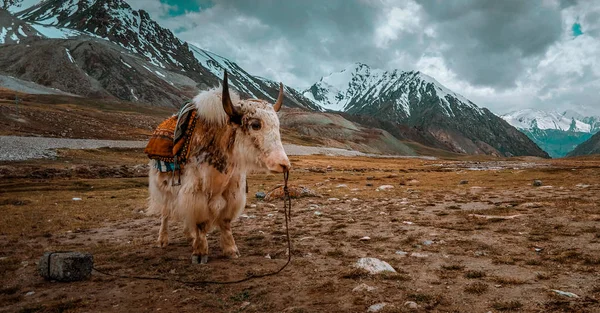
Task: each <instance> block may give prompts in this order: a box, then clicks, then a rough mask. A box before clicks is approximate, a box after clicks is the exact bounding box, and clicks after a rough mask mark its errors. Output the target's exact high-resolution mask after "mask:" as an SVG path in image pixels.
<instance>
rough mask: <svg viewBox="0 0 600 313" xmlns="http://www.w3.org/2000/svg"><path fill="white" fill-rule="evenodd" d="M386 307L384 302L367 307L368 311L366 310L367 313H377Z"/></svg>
mask: <svg viewBox="0 0 600 313" xmlns="http://www.w3.org/2000/svg"><path fill="white" fill-rule="evenodd" d="M386 305H387V303H385V302H382V303H377V304H373V305H372V306H370V307H369V309H368V310H367V312H379V311H381V309H383V308H384V307H385V306H386Z"/></svg>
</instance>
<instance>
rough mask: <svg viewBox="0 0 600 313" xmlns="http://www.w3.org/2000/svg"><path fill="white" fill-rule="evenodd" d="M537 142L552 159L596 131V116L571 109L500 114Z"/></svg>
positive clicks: (599, 128) (598, 126)
mask: <svg viewBox="0 0 600 313" xmlns="http://www.w3.org/2000/svg"><path fill="white" fill-rule="evenodd" d="M501 117H502V118H503V119H504V120H506V121H507V122H508V123H509V124H511V125H513V126H514V127H516V128H517V129H519V130H520V131H521V132H523V133H524V134H526V135H527V137H529V138H530V139H531V140H533V141H534V142H535V143H536V144H538V145H539V146H540V147H541V148H542V149H544V151H546V152H548V154H550V156H551V157H553V158H560V157H564V156H566V155H567V154H568V153H569V152H571V151H572V150H573V149H575V147H577V146H578V145H579V144H581V143H583V142H585V141H586V140H588V139H590V137H592V135H593V134H595V133H597V132H598V131H600V118H599V117H596V116H584V115H582V114H579V113H577V112H575V111H564V112H562V113H560V112H557V111H541V110H532V109H525V110H519V111H515V112H511V113H508V114H505V115H502V116H501Z"/></svg>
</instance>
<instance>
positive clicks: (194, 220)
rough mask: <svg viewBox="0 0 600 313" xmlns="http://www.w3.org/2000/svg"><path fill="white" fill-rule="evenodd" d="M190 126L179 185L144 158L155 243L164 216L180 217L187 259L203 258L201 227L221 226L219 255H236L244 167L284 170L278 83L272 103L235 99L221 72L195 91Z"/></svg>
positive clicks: (163, 242)
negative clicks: (215, 84)
mask: <svg viewBox="0 0 600 313" xmlns="http://www.w3.org/2000/svg"><path fill="white" fill-rule="evenodd" d="M193 101H194V104H195V106H196V109H197V114H196V118H197V120H196V127H195V129H194V131H193V133H192V135H191V136H192V138H191V142H190V148H189V156H188V160H187V162H186V164H185V167H184V168H183V170H182V171H181V173H180V174H181V185H179V186H173V185H172V184H171V180H172V176H173V175H172V173H161V172H160V171H159V170H158V169H157V168H156V164H155V162H157V161H156V160H151V161H150V174H149V178H150V180H149V191H150V199H149V210H148V211H149V213H150V214H160V216H161V225H160V230H159V235H158V244H159V245H160V246H161V247H165V246H167V244H168V221H169V218H174V219H177V220H181V221H183V223H184V229H185V232H186V235H187V236H188V237H191V239H192V248H193V249H192V262H194V263H198V262H200V263H206V262H207V261H208V243H207V241H206V234H207V232H209V231H211V230H212V229H214V228H219V229H220V231H221V248H222V251H223V254H224V255H225V256H228V257H231V258H236V257H239V255H240V254H239V251H238V248H237V246H236V244H235V240H234V239H233V233H232V231H231V222H232V221H233V220H234V219H235V218H237V217H238V216H239V215H240V214H241V212H242V210H243V209H244V207H245V204H246V175H247V173H248V172H250V171H256V170H269V171H271V172H278V173H281V172H284V171H287V170H289V168H290V161H289V160H288V157H287V155H286V154H285V151H284V150H283V146H282V144H281V137H280V133H279V118H278V117H277V114H276V112H277V111H279V109H280V108H281V104H282V102H283V85H282V84H280V90H279V97H278V99H277V102H276V103H275V104H274V105H271V104H269V103H268V102H266V101H264V100H258V99H248V100H241V99H240V97H239V96H238V95H237V94H236V93H235V92H230V91H229V88H228V82H227V73H225V77H224V79H223V86H222V87H221V88H216V89H213V90H209V91H205V92H201V93H200V94H198V95H197V96H196V97H195V98H194V99H193Z"/></svg>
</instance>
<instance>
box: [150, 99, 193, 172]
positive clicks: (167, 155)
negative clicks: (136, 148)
mask: <svg viewBox="0 0 600 313" xmlns="http://www.w3.org/2000/svg"><path fill="white" fill-rule="evenodd" d="M196 113H197V112H196V109H195V108H193V106H191V105H190V103H188V104H186V105H185V106H184V107H183V108H182V109H181V110H180V111H179V113H178V114H177V115H173V116H172V117H170V118H168V119H166V120H164V121H163V122H162V123H160V125H158V127H157V128H156V129H155V130H154V132H153V133H152V136H151V137H150V140H149V141H148V144H147V145H146V149H144V153H146V154H147V155H148V157H149V158H150V159H155V160H160V161H163V162H166V163H172V164H174V167H173V169H174V170H175V169H179V168H180V167H181V166H182V165H183V164H184V163H185V162H186V161H187V158H188V154H189V152H190V141H191V139H192V133H193V132H194V128H195V126H196Z"/></svg>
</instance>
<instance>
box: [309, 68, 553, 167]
mask: <svg viewBox="0 0 600 313" xmlns="http://www.w3.org/2000/svg"><path fill="white" fill-rule="evenodd" d="M304 95H305V96H306V97H307V98H309V99H311V100H313V101H316V102H317V103H318V104H319V105H321V106H322V107H323V108H325V109H328V110H333V111H340V112H344V113H347V114H352V115H359V116H371V117H374V118H376V119H378V120H380V121H388V122H393V123H397V124H401V125H406V126H409V127H417V128H419V129H421V130H422V131H424V132H428V133H429V134H430V135H432V136H433V137H434V138H435V139H436V141H437V142H438V144H440V145H442V146H444V147H446V149H449V150H450V151H453V152H457V153H468V154H478V153H480V154H492V155H498V156H514V155H525V154H526V155H534V156H540V157H549V156H548V154H547V153H545V152H544V151H543V150H541V149H540V148H539V147H537V145H535V143H533V142H532V141H531V140H530V139H529V138H528V137H527V136H525V135H524V134H522V133H520V132H518V131H517V130H516V129H515V128H513V127H512V126H510V125H509V124H508V123H506V122H505V121H504V120H502V119H500V118H499V117H497V116H496V115H495V114H493V113H492V112H490V111H489V110H488V109H485V108H480V107H478V106H477V105H475V104H474V103H473V102H472V101H470V100H468V99H466V98H465V97H463V96H462V95H460V94H458V93H455V92H453V91H451V90H450V89H448V88H446V87H445V86H443V85H442V84H440V83H439V82H438V81H437V80H435V79H434V78H432V77H430V76H428V75H425V74H423V73H421V72H418V71H401V70H397V69H396V70H391V71H385V70H381V69H372V68H371V67H369V66H368V65H366V64H364V63H354V64H353V66H351V67H350V68H347V69H344V70H342V71H339V72H335V73H333V74H331V75H329V76H325V77H322V78H321V79H320V80H319V81H318V82H317V83H315V84H313V85H312V86H310V87H309V88H308V89H306V90H305V91H304ZM365 123H370V124H379V122H376V121H373V120H371V119H366V120H365ZM384 125H388V124H385V123H384ZM394 127H395V126H391V125H388V128H386V130H387V131H389V132H391V133H393V134H396V133H398V132H397V131H395V130H393V129H392V128H394ZM424 136H425V137H427V135H424Z"/></svg>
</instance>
